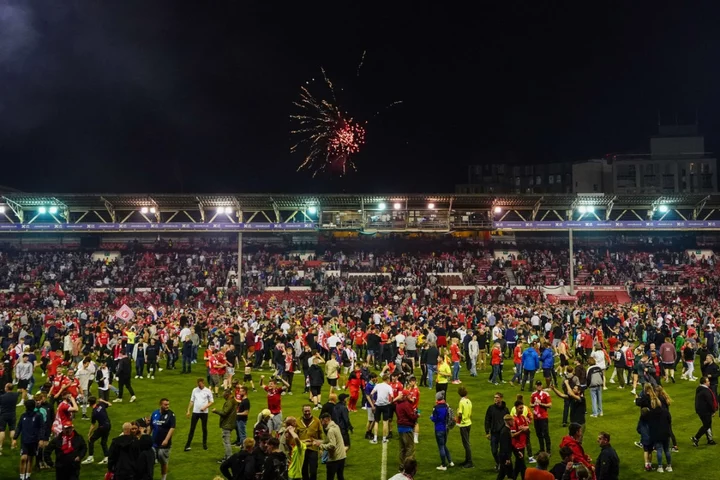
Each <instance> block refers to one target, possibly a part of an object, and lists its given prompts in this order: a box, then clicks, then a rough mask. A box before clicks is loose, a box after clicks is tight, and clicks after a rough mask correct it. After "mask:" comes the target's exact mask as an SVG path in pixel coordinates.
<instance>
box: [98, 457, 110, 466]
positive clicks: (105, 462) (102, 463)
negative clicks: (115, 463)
mask: <svg viewBox="0 0 720 480" xmlns="http://www.w3.org/2000/svg"><path fill="white" fill-rule="evenodd" d="M107 463H108V458H107V457H105V458H103V459H102V460H100V461H99V462H98V465H105V464H107Z"/></svg>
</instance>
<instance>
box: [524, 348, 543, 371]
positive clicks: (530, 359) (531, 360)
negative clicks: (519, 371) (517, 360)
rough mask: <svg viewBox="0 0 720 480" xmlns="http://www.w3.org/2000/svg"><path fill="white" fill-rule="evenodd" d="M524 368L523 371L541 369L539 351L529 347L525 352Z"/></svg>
mask: <svg viewBox="0 0 720 480" xmlns="http://www.w3.org/2000/svg"><path fill="white" fill-rule="evenodd" d="M522 367H523V370H537V369H538V368H540V357H539V356H538V354H537V350H535V349H534V348H532V347H528V348H527V349H526V350H525V351H524V352H523V354H522Z"/></svg>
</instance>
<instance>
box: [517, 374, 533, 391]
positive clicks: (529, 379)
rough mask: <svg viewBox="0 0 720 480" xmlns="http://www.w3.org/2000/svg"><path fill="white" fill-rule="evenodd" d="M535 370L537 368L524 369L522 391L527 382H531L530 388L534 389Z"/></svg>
mask: <svg viewBox="0 0 720 480" xmlns="http://www.w3.org/2000/svg"><path fill="white" fill-rule="evenodd" d="M535 371H536V370H524V371H523V379H522V385H520V391H523V390H525V384H526V383H528V382H529V383H530V390H532V385H533V382H534V381H535Z"/></svg>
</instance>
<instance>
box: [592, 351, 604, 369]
mask: <svg viewBox="0 0 720 480" xmlns="http://www.w3.org/2000/svg"><path fill="white" fill-rule="evenodd" d="M590 356H591V357H592V358H594V359H595V365H597V366H598V367H600V368H602V369H603V370H605V353H604V352H603V351H602V350H595V351H594V352H592V353H591V354H590Z"/></svg>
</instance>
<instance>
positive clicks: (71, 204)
mask: <svg viewBox="0 0 720 480" xmlns="http://www.w3.org/2000/svg"><path fill="white" fill-rule="evenodd" d="M0 209H2V214H0V230H1V229H2V224H3V222H5V223H7V222H9V223H12V224H19V225H25V224H28V225H29V224H33V223H41V222H44V223H57V224H63V223H64V224H97V225H98V226H99V227H102V226H103V225H104V224H105V225H107V224H115V225H117V224H126V223H132V222H140V223H151V224H182V223H187V222H190V223H193V224H212V223H215V222H229V223H233V224H248V223H252V224H258V225H262V226H267V225H275V226H278V228H280V227H282V228H283V229H285V228H286V227H287V228H289V227H288V225H293V224H300V223H311V224H313V226H314V227H319V228H328V229H343V228H348V229H366V230H367V229H378V230H387V231H395V230H397V231H411V230H418V231H425V230H430V231H443V230H444V231H449V230H453V229H465V228H467V229H473V228H475V229H490V228H493V223H492V222H498V221H505V222H513V221H515V222H530V221H540V222H542V221H555V222H557V221H579V220H582V221H595V220H596V221H598V222H603V221H604V222H607V221H614V222H618V221H625V220H628V221H629V220H633V221H647V220H668V221H669V220H678V221H688V220H703V221H714V220H720V194H711V195H705V194H672V195H664V196H663V195H648V194H637V195H614V194H604V193H599V194H520V195H511V194H456V193H428V194H407V193H387V194H301V195H294V194H285V193H274V194H273V193H263V194H257V193H251V194H243V193H235V194H233V193H225V194H156V193H137V194H117V193H98V194H72V193H70V194H68V193H25V192H17V191H7V190H5V191H4V193H0ZM195 226H196V227H199V225H195ZM5 228H7V229H8V230H10V228H9V227H7V226H6V227H5ZM108 228H109V227H108ZM248 228H250V227H248Z"/></svg>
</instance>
